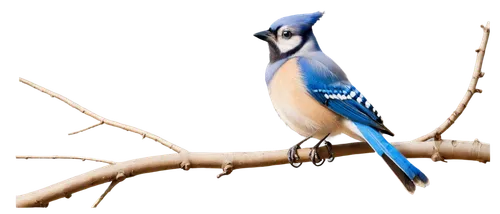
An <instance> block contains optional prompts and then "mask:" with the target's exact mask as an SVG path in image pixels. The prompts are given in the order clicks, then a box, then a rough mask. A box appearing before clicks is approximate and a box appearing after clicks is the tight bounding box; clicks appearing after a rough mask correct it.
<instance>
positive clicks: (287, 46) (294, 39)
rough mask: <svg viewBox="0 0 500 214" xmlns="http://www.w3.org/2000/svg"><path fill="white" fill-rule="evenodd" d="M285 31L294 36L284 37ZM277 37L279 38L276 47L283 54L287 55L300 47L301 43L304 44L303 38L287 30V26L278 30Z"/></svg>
mask: <svg viewBox="0 0 500 214" xmlns="http://www.w3.org/2000/svg"><path fill="white" fill-rule="evenodd" d="M284 31H290V32H292V36H291V37H290V38H285V37H283V32H284ZM276 37H277V40H276V46H278V48H279V49H280V52H281V53H286V52H288V51H290V50H292V49H294V48H295V47H297V46H299V45H300V43H301V42H302V36H300V35H295V34H294V33H293V31H292V30H290V29H289V28H287V27H286V26H283V27H281V28H280V29H279V30H278V32H277V33H276Z"/></svg>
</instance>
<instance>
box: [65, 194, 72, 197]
mask: <svg viewBox="0 0 500 214" xmlns="http://www.w3.org/2000/svg"><path fill="white" fill-rule="evenodd" d="M71 196H72V194H71V193H69V194H64V197H65V198H71Z"/></svg>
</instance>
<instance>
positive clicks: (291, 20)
mask: <svg viewBox="0 0 500 214" xmlns="http://www.w3.org/2000/svg"><path fill="white" fill-rule="evenodd" d="M323 14H324V12H315V13H307V14H298V15H293V16H286V17H283V18H281V19H278V20H276V21H275V22H274V23H273V24H272V25H271V30H273V31H275V30H277V29H278V28H279V27H281V26H284V25H288V26H292V27H295V28H298V29H300V30H305V29H307V28H311V27H312V26H313V25H314V23H316V22H317V21H318V20H319V18H321V17H322V16H323Z"/></svg>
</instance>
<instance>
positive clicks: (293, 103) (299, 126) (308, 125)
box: [268, 58, 343, 138]
mask: <svg viewBox="0 0 500 214" xmlns="http://www.w3.org/2000/svg"><path fill="white" fill-rule="evenodd" d="M268 89H269V96H270V97H271V102H272V103H273V105H274V108H275V109H276V112H277V113H278V115H279V116H280V118H281V119H282V120H283V121H284V122H285V123H286V124H287V125H288V126H289V127H290V128H291V129H292V130H294V131H295V132H297V133H298V134H300V135H302V136H304V137H308V136H310V135H313V137H315V138H323V137H324V136H325V135H327V134H328V133H330V136H334V135H337V134H339V133H340V132H341V131H342V130H341V125H342V120H343V119H342V117H340V116H339V115H337V114H336V113H334V112H332V111H331V110H330V109H328V108H326V107H325V106H324V105H323V104H320V103H319V102H318V101H316V100H315V99H314V98H313V97H311V96H310V95H309V93H308V92H307V91H306V89H305V87H304V84H303V81H302V77H301V75H300V71H299V69H298V66H297V60H296V59H295V58H294V59H290V60H288V61H287V62H286V63H285V64H283V65H282V66H281V68H280V69H279V70H278V71H277V72H276V73H275V76H274V77H273V79H272V80H271V82H270V83H269V86H268Z"/></svg>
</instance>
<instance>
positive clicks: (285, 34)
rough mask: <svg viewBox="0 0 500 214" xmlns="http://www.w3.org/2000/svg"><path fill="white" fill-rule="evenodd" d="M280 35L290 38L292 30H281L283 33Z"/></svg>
mask: <svg viewBox="0 0 500 214" xmlns="http://www.w3.org/2000/svg"><path fill="white" fill-rule="evenodd" d="M281 36H282V37H283V38H285V39H290V38H291V37H292V32H290V31H289V30H285V31H283V33H281Z"/></svg>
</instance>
